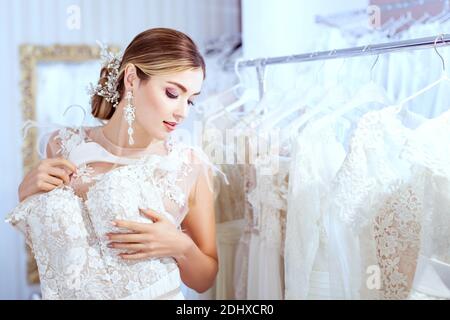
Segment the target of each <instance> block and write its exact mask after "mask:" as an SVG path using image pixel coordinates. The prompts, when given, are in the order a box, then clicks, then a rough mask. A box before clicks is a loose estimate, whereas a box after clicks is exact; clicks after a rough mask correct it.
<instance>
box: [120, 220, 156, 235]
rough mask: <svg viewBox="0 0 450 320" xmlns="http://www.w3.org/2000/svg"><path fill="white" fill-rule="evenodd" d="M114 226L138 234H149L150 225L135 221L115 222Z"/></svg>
mask: <svg viewBox="0 0 450 320" xmlns="http://www.w3.org/2000/svg"><path fill="white" fill-rule="evenodd" d="M113 224H114V225H115V226H116V227H118V228H126V229H129V230H132V231H135V232H137V233H139V232H140V233H142V232H147V230H148V225H149V224H148V223H140V222H133V221H125V220H114V221H113Z"/></svg>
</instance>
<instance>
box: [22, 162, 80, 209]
mask: <svg viewBox="0 0 450 320" xmlns="http://www.w3.org/2000/svg"><path fill="white" fill-rule="evenodd" d="M76 171H77V168H76V166H75V165H74V164H73V163H72V162H70V161H69V160H66V159H64V158H49V159H44V160H41V161H40V162H39V163H38V164H37V165H36V166H35V167H34V168H33V169H32V170H31V171H30V172H28V173H27V175H26V176H25V177H24V179H23V181H22V183H21V184H20V186H19V201H23V200H24V199H25V198H27V197H29V196H31V195H33V194H35V193H38V192H42V191H44V192H48V191H51V190H53V189H55V188H56V187H58V186H60V185H61V184H63V183H65V184H68V183H69V182H70V175H71V174H73V173H74V172H76Z"/></svg>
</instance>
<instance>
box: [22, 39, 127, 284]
mask: <svg viewBox="0 0 450 320" xmlns="http://www.w3.org/2000/svg"><path fill="white" fill-rule="evenodd" d="M109 50H111V51H113V52H119V48H118V47H117V46H110V47H109ZM20 66H21V81H20V89H21V98H22V100H21V108H22V120H23V122H25V121H26V120H35V121H38V122H43V123H58V124H61V125H68V126H69V125H70V126H73V125H80V124H81V123H82V121H83V112H81V110H79V108H71V109H70V110H69V111H68V112H67V113H66V114H65V116H64V115H63V114H64V111H65V110H66V109H67V108H68V107H69V106H71V105H79V106H81V107H82V108H84V109H85V111H86V119H84V121H83V124H86V125H98V124H100V123H99V120H97V119H95V118H94V117H92V115H91V113H90V105H89V99H90V98H89V95H88V93H87V90H86V87H87V85H88V84H89V83H90V82H92V83H94V84H95V83H97V81H98V77H99V73H100V67H101V61H100V47H99V46H98V45H93V46H90V45H53V46H39V45H28V44H24V45H21V46H20ZM40 134H41V133H40V132H37V129H36V128H32V129H30V130H29V132H28V133H27V135H26V136H25V140H24V141H23V145H22V158H23V173H24V175H25V174H26V173H27V172H28V171H29V170H30V169H31V168H32V167H33V166H35V165H36V164H37V163H38V161H39V153H38V151H37V150H38V145H37V144H38V141H37V139H38V137H39V136H40ZM26 250H27V281H28V283H29V284H37V283H39V273H38V269H37V265H36V262H35V261H34V258H33V254H32V253H31V251H30V249H29V248H27V249H26Z"/></svg>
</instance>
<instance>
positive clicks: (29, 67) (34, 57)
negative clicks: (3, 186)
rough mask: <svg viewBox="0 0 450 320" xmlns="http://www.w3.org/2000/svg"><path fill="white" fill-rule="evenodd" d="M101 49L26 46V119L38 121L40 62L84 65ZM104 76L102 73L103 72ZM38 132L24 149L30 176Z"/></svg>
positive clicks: (30, 261) (33, 275) (31, 273)
mask: <svg viewBox="0 0 450 320" xmlns="http://www.w3.org/2000/svg"><path fill="white" fill-rule="evenodd" d="M109 49H110V50H111V51H113V52H119V50H120V49H119V47H118V46H109ZM100 50H101V48H100V47H99V46H97V45H83V44H82V45H60V44H55V45H50V46H43V45H33V44H22V45H20V47H19V55H20V68H21V70H20V72H21V75H20V92H21V102H20V105H21V109H22V119H23V121H26V120H36V87H37V83H36V82H37V77H36V68H37V64H38V63H40V62H52V61H54V62H84V61H90V60H99V59H100ZM99 72H100V70H99ZM36 146H37V132H36V130H34V129H33V130H30V131H29V133H28V134H27V136H26V137H25V140H24V141H23V145H22V159H23V173H24V175H25V174H27V173H28V172H29V171H30V169H31V168H32V167H34V166H35V165H36V164H37V163H38V162H39V154H38V153H37V151H36V150H37V148H36ZM26 250H27V281H28V283H29V284H38V283H39V273H38V268H37V265H36V261H35V260H34V257H33V254H32V253H31V250H30V248H29V247H27V248H26Z"/></svg>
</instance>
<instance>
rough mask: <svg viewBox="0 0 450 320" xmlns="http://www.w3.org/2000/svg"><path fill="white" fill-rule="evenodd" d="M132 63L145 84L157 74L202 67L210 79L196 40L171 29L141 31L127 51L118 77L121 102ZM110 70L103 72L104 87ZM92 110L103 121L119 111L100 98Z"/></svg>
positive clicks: (102, 81) (101, 77)
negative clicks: (126, 75) (129, 65)
mask: <svg viewBox="0 0 450 320" xmlns="http://www.w3.org/2000/svg"><path fill="white" fill-rule="evenodd" d="M129 63H132V64H133V65H134V66H135V67H136V74H137V76H138V78H139V79H140V80H142V81H146V80H148V79H149V78H150V77H151V76H155V75H164V74H169V73H174V72H181V71H185V70H190V69H196V68H202V71H203V78H205V77H206V67H205V62H204V59H203V57H202V56H201V54H200V52H199V50H198V48H197V46H196V45H195V43H194V41H192V39H191V38H190V37H189V36H187V35H186V34H184V33H182V32H180V31H177V30H174V29H169V28H153V29H149V30H146V31H144V32H141V33H140V34H138V35H137V36H136V37H135V38H134V39H133V40H132V41H131V42H130V44H129V45H128V47H127V48H126V49H125V52H124V54H123V57H122V62H121V63H120V67H119V74H118V78H117V81H118V86H117V90H118V92H119V96H120V97H119V102H120V100H121V99H122V97H123V94H124V91H125V88H124V81H123V80H124V76H125V72H124V71H125V67H126V66H127V65H128V64H129ZM109 71H110V70H109V69H108V68H107V67H103V68H102V69H101V70H100V79H99V81H98V83H99V84H100V85H102V86H103V85H105V83H106V82H107V75H108V72H109ZM91 108H92V115H93V116H94V117H96V118H99V119H103V120H107V119H110V118H111V117H112V115H113V114H114V111H115V108H113V105H112V104H111V103H110V102H108V101H107V100H106V99H105V98H104V97H102V96H99V95H94V96H93V97H92V100H91Z"/></svg>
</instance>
